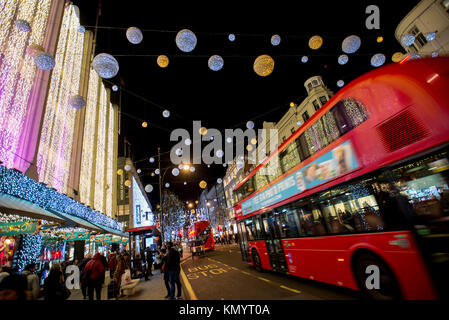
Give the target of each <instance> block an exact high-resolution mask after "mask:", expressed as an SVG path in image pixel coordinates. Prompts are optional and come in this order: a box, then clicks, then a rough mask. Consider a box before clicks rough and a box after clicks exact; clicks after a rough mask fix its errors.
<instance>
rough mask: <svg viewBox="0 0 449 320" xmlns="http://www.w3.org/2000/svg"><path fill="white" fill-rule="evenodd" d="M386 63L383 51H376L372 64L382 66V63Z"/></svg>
mask: <svg viewBox="0 0 449 320" xmlns="http://www.w3.org/2000/svg"><path fill="white" fill-rule="evenodd" d="M384 63H385V56H384V55H383V54H382V53H376V54H375V55H374V56H373V57H372V58H371V65H372V66H373V67H380V66H381V65H383V64H384Z"/></svg>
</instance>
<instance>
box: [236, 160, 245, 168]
mask: <svg viewBox="0 0 449 320" xmlns="http://www.w3.org/2000/svg"><path fill="white" fill-rule="evenodd" d="M236 164H237V168H239V169H242V168H243V165H244V164H243V161H241V160H239V161H237V163H236Z"/></svg>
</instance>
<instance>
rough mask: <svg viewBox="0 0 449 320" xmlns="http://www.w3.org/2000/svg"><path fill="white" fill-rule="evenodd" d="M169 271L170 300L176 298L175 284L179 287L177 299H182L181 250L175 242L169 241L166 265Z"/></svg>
mask: <svg viewBox="0 0 449 320" xmlns="http://www.w3.org/2000/svg"><path fill="white" fill-rule="evenodd" d="M165 269H166V271H168V277H169V279H170V300H174V299H175V284H176V286H177V287H178V294H177V296H176V299H181V280H180V279H179V274H180V272H181V258H180V256H179V251H178V250H176V248H174V246H173V242H171V241H170V242H169V243H168V254H167V265H166V266H165Z"/></svg>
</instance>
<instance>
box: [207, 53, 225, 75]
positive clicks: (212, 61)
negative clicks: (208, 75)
mask: <svg viewBox="0 0 449 320" xmlns="http://www.w3.org/2000/svg"><path fill="white" fill-rule="evenodd" d="M207 64H208V66H209V69H211V70H212V71H218V70H221V68H223V64H224V60H223V58H222V57H221V56H219V55H217V54H215V55H213V56H211V57H210V58H209V60H208V61H207Z"/></svg>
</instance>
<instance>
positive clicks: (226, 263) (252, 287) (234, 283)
mask: <svg viewBox="0 0 449 320" xmlns="http://www.w3.org/2000/svg"><path fill="white" fill-rule="evenodd" d="M181 266H182V269H183V271H184V274H185V277H186V278H187V282H188V285H187V287H190V289H191V291H193V293H194V295H195V296H196V298H197V299H199V300H355V299H360V295H359V294H358V292H356V291H352V290H349V289H345V288H341V287H336V286H331V285H327V284H324V283H319V282H316V281H311V280H307V279H301V278H297V277H293V276H289V275H284V274H279V273H275V272H271V271H263V272H258V271H256V270H255V269H254V268H253V267H251V266H250V265H248V264H247V263H245V262H243V261H242V258H241V254H240V249H239V247H238V246H236V245H217V246H216V248H215V250H214V251H209V252H206V254H205V255H204V256H203V257H196V256H195V257H194V258H193V259H192V258H189V259H187V260H185V261H184V262H183V263H182V265H181Z"/></svg>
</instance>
